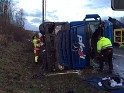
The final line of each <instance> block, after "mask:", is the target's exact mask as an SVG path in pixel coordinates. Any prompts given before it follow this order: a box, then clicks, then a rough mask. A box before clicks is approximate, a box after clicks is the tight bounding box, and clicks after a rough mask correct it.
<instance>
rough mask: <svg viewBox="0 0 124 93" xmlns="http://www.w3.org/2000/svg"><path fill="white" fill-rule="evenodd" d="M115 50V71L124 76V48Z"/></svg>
mask: <svg viewBox="0 0 124 93" xmlns="http://www.w3.org/2000/svg"><path fill="white" fill-rule="evenodd" d="M113 51H114V54H113V65H114V72H115V73H118V74H119V75H120V76H121V77H123V78H124V49H119V48H114V50H113Z"/></svg>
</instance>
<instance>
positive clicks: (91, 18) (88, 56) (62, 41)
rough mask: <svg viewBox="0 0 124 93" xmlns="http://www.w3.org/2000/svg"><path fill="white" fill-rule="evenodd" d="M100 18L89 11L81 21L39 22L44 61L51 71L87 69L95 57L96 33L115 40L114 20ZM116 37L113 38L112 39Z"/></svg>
mask: <svg viewBox="0 0 124 93" xmlns="http://www.w3.org/2000/svg"><path fill="white" fill-rule="evenodd" d="M103 23H104V24H105V22H102V21H101V18H100V16H99V15H97V14H90V15H86V17H85V18H84V20H82V21H73V22H44V23H42V24H41V25H40V26H39V29H40V33H41V34H42V35H43V38H44V40H43V42H44V48H45V49H46V52H44V53H42V55H43V54H44V56H45V57H44V59H45V63H46V65H47V69H48V70H49V71H52V70H63V69H73V70H79V69H85V68H88V67H90V66H91V60H92V59H93V58H94V57H95V55H96V53H97V51H96V44H97V35H98V34H101V35H102V36H106V37H108V38H110V40H112V39H113V38H112V36H110V35H111V34H113V31H112V30H113V28H112V24H111V23H107V25H104V24H103ZM112 41H113V40H112Z"/></svg>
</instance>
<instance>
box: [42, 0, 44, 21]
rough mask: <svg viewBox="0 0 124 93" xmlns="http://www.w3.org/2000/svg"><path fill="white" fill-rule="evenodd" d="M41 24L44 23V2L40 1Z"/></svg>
mask: <svg viewBox="0 0 124 93" xmlns="http://www.w3.org/2000/svg"><path fill="white" fill-rule="evenodd" d="M42 23H44V0H42Z"/></svg>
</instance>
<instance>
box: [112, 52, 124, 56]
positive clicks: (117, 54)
mask: <svg viewBox="0 0 124 93" xmlns="http://www.w3.org/2000/svg"><path fill="white" fill-rule="evenodd" d="M113 55H115V56H119V57H124V55H120V54H115V53H114V54H113Z"/></svg>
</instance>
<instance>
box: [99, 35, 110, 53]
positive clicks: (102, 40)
mask: <svg viewBox="0 0 124 93" xmlns="http://www.w3.org/2000/svg"><path fill="white" fill-rule="evenodd" d="M108 47H110V48H112V43H111V41H110V40H109V39H108V38H105V37H101V38H100V39H99V40H98V42H97V52H99V53H100V52H101V50H103V49H106V48H108Z"/></svg>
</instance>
